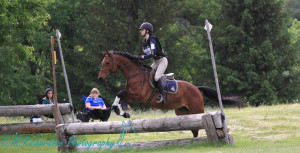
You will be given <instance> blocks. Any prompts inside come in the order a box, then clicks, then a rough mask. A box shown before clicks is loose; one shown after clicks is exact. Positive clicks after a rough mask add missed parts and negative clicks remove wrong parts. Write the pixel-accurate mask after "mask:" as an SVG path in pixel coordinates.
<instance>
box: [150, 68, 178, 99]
mask: <svg viewBox="0 0 300 153" xmlns="http://www.w3.org/2000/svg"><path fill="white" fill-rule="evenodd" d="M155 72H156V71H155V70H153V69H151V71H150V75H149V83H150V85H151V86H152V87H153V88H155V85H154V82H155V80H154V75H155ZM161 78H162V84H163V87H164V91H166V92H168V93H171V94H176V93H177V90H178V82H177V80H175V79H174V73H168V74H163V75H162V77H161Z"/></svg>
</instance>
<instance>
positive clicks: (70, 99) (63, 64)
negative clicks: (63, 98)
mask: <svg viewBox="0 0 300 153" xmlns="http://www.w3.org/2000/svg"><path fill="white" fill-rule="evenodd" d="M60 36H61V34H60V32H59V31H58V29H56V37H57V43H58V47H59V53H60V59H61V63H62V67H63V71H64V76H65V82H66V86H67V91H68V97H69V103H70V105H71V106H72V121H73V123H74V107H73V104H72V98H71V93H70V87H69V81H68V76H67V72H66V67H65V62H64V57H63V54H62V49H61V44H60Z"/></svg>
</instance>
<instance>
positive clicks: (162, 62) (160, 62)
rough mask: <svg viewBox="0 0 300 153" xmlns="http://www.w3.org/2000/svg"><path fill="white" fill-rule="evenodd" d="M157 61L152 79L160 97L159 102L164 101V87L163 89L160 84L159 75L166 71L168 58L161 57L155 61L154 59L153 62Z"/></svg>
mask: <svg viewBox="0 0 300 153" xmlns="http://www.w3.org/2000/svg"><path fill="white" fill-rule="evenodd" d="M156 62H158V67H157V70H156V73H155V76H154V80H155V85H156V88H157V89H158V91H159V93H160V95H161V96H160V97H161V99H160V100H159V101H160V102H163V103H165V101H164V89H163V85H162V79H161V76H162V75H163V74H164V72H165V71H166V69H167V67H168V60H167V58H165V57H163V58H161V59H159V60H157V61H155V63H156Z"/></svg>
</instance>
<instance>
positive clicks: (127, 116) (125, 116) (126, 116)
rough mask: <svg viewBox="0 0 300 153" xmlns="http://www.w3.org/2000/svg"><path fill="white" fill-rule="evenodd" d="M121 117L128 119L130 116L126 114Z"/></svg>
mask: <svg viewBox="0 0 300 153" xmlns="http://www.w3.org/2000/svg"><path fill="white" fill-rule="evenodd" d="M122 116H123V117H124V118H130V115H129V114H128V113H124V114H123V115H122Z"/></svg>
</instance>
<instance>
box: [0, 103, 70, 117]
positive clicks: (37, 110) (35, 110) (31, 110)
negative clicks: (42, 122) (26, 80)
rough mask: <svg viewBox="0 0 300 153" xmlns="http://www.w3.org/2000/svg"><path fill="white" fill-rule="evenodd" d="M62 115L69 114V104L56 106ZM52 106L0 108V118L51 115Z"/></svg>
mask: <svg viewBox="0 0 300 153" xmlns="http://www.w3.org/2000/svg"><path fill="white" fill-rule="evenodd" d="M58 105H59V109H60V112H61V114H62V115H64V114H70V113H71V105H70V104H69V103H61V104H58ZM54 106H55V105H54V104H40V105H14V106H0V116H31V115H48V114H53V112H52V111H53V108H54Z"/></svg>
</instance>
